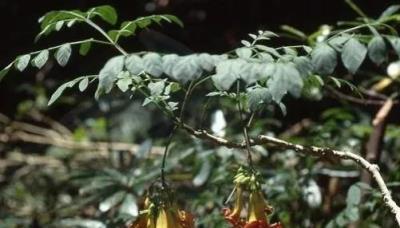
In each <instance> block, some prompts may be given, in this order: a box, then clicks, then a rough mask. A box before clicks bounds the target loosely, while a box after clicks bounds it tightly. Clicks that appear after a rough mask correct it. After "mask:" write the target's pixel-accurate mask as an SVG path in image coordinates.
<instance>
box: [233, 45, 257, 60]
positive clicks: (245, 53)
mask: <svg viewBox="0 0 400 228" xmlns="http://www.w3.org/2000/svg"><path fill="white" fill-rule="evenodd" d="M235 52H236V55H237V56H238V57H239V58H244V59H247V58H250V57H251V55H252V54H253V51H252V50H251V48H248V47H242V48H238V49H236V50H235Z"/></svg>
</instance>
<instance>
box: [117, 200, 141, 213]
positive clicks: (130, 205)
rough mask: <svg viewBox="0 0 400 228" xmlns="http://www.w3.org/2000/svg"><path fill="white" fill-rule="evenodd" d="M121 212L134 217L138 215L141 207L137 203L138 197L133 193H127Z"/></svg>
mask: <svg viewBox="0 0 400 228" xmlns="http://www.w3.org/2000/svg"><path fill="white" fill-rule="evenodd" d="M119 213H121V214H128V215H130V216H132V217H136V216H138V214H139V207H138V205H137V203H136V199H135V197H134V196H133V195H132V194H127V195H126V196H125V199H124V201H122V204H121V207H120V208H119Z"/></svg>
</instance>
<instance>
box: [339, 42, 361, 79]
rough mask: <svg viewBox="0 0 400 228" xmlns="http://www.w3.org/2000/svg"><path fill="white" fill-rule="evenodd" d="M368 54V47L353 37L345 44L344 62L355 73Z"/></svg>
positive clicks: (343, 51)
mask: <svg viewBox="0 0 400 228" xmlns="http://www.w3.org/2000/svg"><path fill="white" fill-rule="evenodd" d="M366 55H367V48H366V47H365V46H364V45H363V44H361V43H360V42H359V41H358V40H357V39H355V38H351V39H350V40H349V41H347V42H346V44H345V45H344V46H343V50H342V62H343V65H344V66H345V67H346V69H347V70H348V71H349V72H350V73H352V74H355V73H356V72H357V70H358V68H360V66H361V64H362V63H363V62H364V59H365V57H366Z"/></svg>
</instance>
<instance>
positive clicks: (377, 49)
mask: <svg viewBox="0 0 400 228" xmlns="http://www.w3.org/2000/svg"><path fill="white" fill-rule="evenodd" d="M368 56H369V58H370V59H371V60H372V62H374V63H375V64H377V65H380V64H382V63H383V62H384V61H385V60H386V59H387V49H386V44H385V40H384V39H383V37H382V36H374V38H372V39H371V41H370V42H369V43H368Z"/></svg>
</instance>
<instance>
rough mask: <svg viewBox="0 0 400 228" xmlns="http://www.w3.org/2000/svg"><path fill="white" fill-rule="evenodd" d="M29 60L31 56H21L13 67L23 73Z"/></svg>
mask: <svg viewBox="0 0 400 228" xmlns="http://www.w3.org/2000/svg"><path fill="white" fill-rule="evenodd" d="M30 60H31V55H29V54H28V55H23V56H21V57H19V58H18V59H17V63H16V64H15V67H16V68H17V69H18V70H19V71H21V72H22V71H24V70H25V68H26V67H27V66H28V64H29V61H30Z"/></svg>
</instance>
